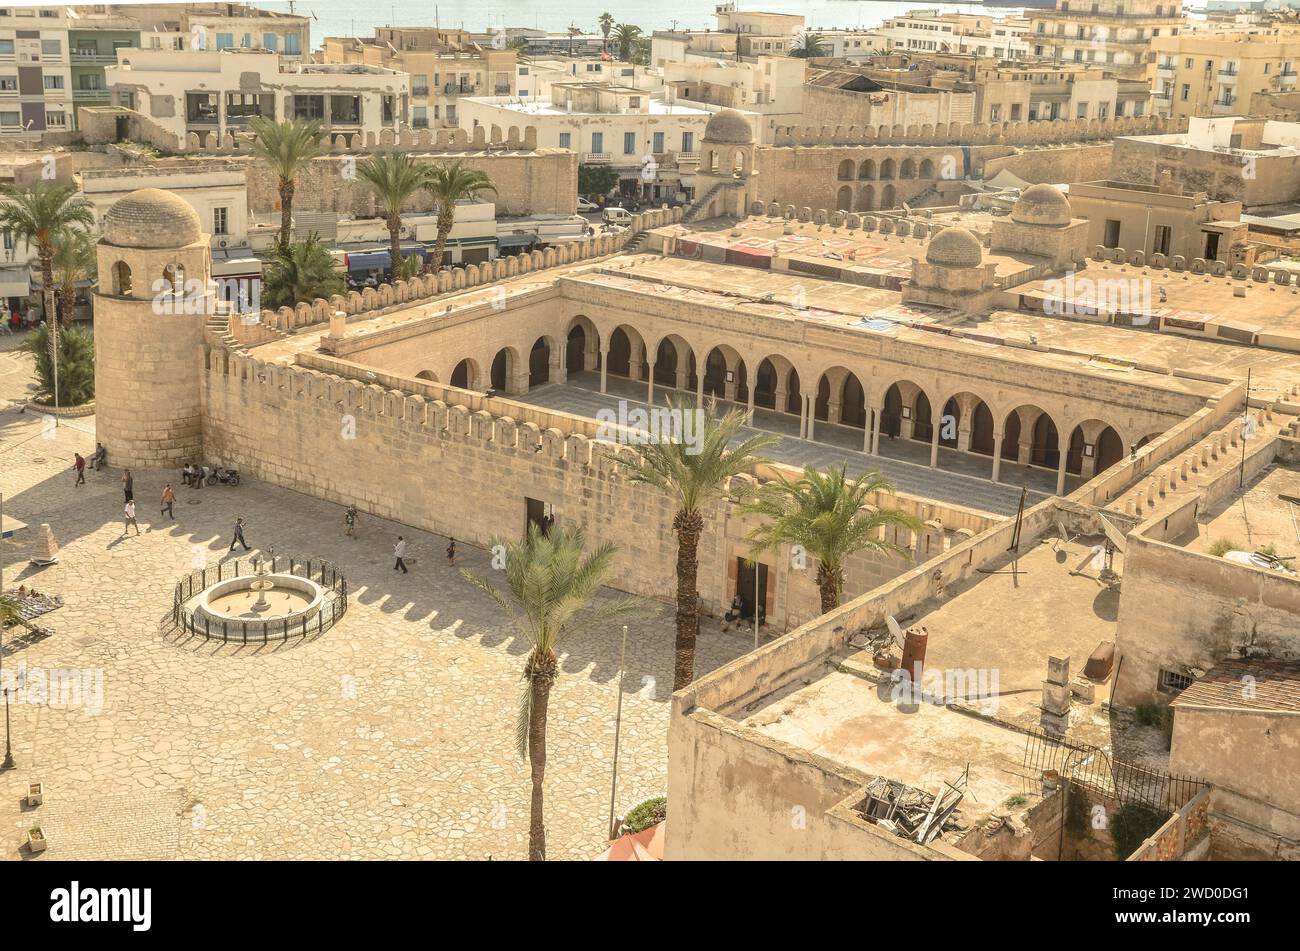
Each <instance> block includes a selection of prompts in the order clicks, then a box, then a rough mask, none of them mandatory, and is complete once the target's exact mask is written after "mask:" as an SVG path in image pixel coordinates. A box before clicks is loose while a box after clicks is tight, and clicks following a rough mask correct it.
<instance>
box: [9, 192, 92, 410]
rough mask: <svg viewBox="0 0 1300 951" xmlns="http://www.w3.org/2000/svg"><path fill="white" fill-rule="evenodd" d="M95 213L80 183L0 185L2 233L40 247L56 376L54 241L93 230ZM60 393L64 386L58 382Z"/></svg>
mask: <svg viewBox="0 0 1300 951" xmlns="http://www.w3.org/2000/svg"><path fill="white" fill-rule="evenodd" d="M94 225H95V213H94V212H93V211H92V210H91V206H90V203H89V202H87V201H86V199H85V198H83V197H81V196H80V195H78V194H77V186H76V185H60V184H58V183H56V182H41V183H39V184H37V185H36V186H35V187H33V188H29V189H18V188H15V187H13V186H12V185H3V186H0V234H3V235H4V236H5V238H6V240H8V241H9V242H10V243H12V244H17V243H19V242H23V243H25V244H27V245H28V246H29V247H33V248H35V249H36V257H37V260H38V261H39V262H40V266H41V287H42V290H43V292H44V300H45V320H46V323H47V325H48V326H49V327H50V328H51V329H52V331H53V332H52V333H51V334H50V335H49V338H48V345H49V357H50V360H51V362H52V365H53V378H54V380H56V381H57V380H58V378H59V325H58V319H57V315H56V313H55V308H54V242H55V241H57V240H59V238H60V237H61V236H62V235H64V234H66V233H67V232H69V231H72V230H76V229H81V230H86V231H88V230H90V229H91V228H92V227H94ZM51 391H52V392H54V393H55V395H56V402H55V405H56V406H61V405H62V403H59V402H57V396H58V395H60V394H62V392H63V387H62V386H60V385H54V386H52V387H51Z"/></svg>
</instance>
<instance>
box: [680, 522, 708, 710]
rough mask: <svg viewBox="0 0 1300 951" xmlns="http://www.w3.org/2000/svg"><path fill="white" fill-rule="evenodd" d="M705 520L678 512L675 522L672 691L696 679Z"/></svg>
mask: <svg viewBox="0 0 1300 951" xmlns="http://www.w3.org/2000/svg"><path fill="white" fill-rule="evenodd" d="M703 530H704V518H703V517H702V516H701V515H700V513H699V512H678V513H677V516H676V517H675V518H674V519H673V531H675V532H676V533H677V644H676V658H675V660H674V664H673V690H681V689H682V688H683V687H687V686H689V685H690V683H691V681H692V680H694V679H695V640H696V638H697V637H698V636H699V633H700V596H699V592H698V591H697V590H696V585H697V579H698V578H699V573H700V563H699V548H700V533H701V532H702V531H703Z"/></svg>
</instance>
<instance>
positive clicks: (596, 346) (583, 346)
mask: <svg viewBox="0 0 1300 951" xmlns="http://www.w3.org/2000/svg"><path fill="white" fill-rule="evenodd" d="M564 369H565V373H566V374H574V373H582V372H583V371H584V370H599V369H600V335H599V334H598V333H597V332H596V327H595V325H594V324H592V323H591V321H590V320H588V319H587V318H586V317H577V318H575V319H574V322H573V326H572V327H570V328H569V336H568V338H567V339H566V340H565V345H564Z"/></svg>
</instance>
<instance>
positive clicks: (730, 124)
mask: <svg viewBox="0 0 1300 951" xmlns="http://www.w3.org/2000/svg"><path fill="white" fill-rule="evenodd" d="M753 139H754V130H753V129H751V128H750V127H749V122H748V120H746V119H745V117H744V116H742V115H741V114H740V113H739V112H737V111H736V110H735V109H723V110H722V111H721V112H715V113H714V114H713V116H712V118H710V119H709V124H708V125H706V126H705V127H704V141H705V142H724V143H728V144H732V145H749V143H750V142H752V141H753Z"/></svg>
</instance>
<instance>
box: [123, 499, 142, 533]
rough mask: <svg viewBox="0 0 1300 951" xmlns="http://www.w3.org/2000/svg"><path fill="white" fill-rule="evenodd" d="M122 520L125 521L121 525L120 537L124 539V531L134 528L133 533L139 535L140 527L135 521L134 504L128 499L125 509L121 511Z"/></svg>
mask: <svg viewBox="0 0 1300 951" xmlns="http://www.w3.org/2000/svg"><path fill="white" fill-rule="evenodd" d="M123 518H124V519H125V522H124V523H123V525H122V537H123V538H125V537H126V530H127V529H128V528H135V533H136V534H137V535H139V534H140V525H139V523H138V522H136V520H135V503H134V502H132V501H131V500H130V499H127V501H126V508H125V509H124V510H123Z"/></svg>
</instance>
